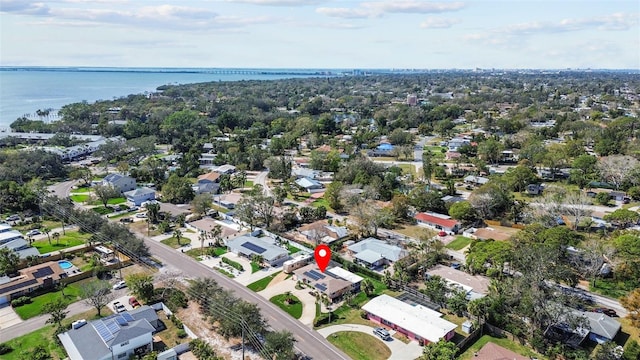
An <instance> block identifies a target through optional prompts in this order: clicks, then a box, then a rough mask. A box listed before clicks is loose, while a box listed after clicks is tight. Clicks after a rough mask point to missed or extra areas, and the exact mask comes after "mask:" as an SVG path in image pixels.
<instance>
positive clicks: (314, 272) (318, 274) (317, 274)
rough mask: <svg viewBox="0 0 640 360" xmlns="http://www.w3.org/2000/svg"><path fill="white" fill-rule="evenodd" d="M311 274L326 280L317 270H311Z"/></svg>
mask: <svg viewBox="0 0 640 360" xmlns="http://www.w3.org/2000/svg"><path fill="white" fill-rule="evenodd" d="M309 272H310V273H312V274H313V275H314V276H315V277H317V278H318V279H324V278H325V276H324V275H323V274H320V273H319V272H317V271H315V270H309Z"/></svg>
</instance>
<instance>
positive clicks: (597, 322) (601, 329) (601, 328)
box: [574, 311, 621, 340]
mask: <svg viewBox="0 0 640 360" xmlns="http://www.w3.org/2000/svg"><path fill="white" fill-rule="evenodd" d="M574 313H576V314H578V315H580V316H584V317H585V318H587V321H588V322H589V326H590V328H591V330H590V331H591V333H593V334H596V335H598V336H600V337H603V338H606V339H609V340H613V338H615V337H616V335H617V334H618V332H619V331H620V327H621V325H620V323H619V322H618V321H616V320H614V319H612V318H611V317H610V316H608V315H605V314H601V313H597V312H591V311H574Z"/></svg>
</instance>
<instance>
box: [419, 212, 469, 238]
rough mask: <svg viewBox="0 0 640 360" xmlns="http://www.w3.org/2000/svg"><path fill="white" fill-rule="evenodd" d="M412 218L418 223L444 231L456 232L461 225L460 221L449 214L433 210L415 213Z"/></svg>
mask: <svg viewBox="0 0 640 360" xmlns="http://www.w3.org/2000/svg"><path fill="white" fill-rule="evenodd" d="M414 218H415V219H416V221H418V225H423V226H427V227H430V228H434V229H436V230H442V231H446V232H448V233H457V232H458V230H460V226H461V225H460V223H459V222H458V221H457V220H454V219H452V218H451V216H448V215H444V214H438V213H433V212H421V213H417V214H416V215H415V216H414Z"/></svg>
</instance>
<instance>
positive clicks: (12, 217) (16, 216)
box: [5, 215, 20, 221]
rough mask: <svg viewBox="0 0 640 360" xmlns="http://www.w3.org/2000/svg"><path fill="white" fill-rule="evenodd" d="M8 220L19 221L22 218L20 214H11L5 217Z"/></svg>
mask: <svg viewBox="0 0 640 360" xmlns="http://www.w3.org/2000/svg"><path fill="white" fill-rule="evenodd" d="M5 220H6V221H18V220H20V215H11V216H9V217H7V218H6V219H5Z"/></svg>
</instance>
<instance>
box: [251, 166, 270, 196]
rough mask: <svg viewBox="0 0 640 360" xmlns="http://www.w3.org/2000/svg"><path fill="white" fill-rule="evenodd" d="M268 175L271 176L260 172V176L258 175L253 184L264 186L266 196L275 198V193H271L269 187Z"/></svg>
mask: <svg viewBox="0 0 640 360" xmlns="http://www.w3.org/2000/svg"><path fill="white" fill-rule="evenodd" d="M267 175H269V172H268V171H262V172H260V173H259V174H258V175H256V178H255V180H254V181H253V183H254V184H260V185H262V189H263V190H264V194H265V195H266V196H273V192H272V191H271V189H270V188H269V186H267Z"/></svg>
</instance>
